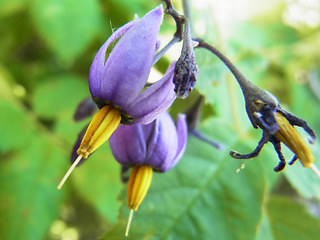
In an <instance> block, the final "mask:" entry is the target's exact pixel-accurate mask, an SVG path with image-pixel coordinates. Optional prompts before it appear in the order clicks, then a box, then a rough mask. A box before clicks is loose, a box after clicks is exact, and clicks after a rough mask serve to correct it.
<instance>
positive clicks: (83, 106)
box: [73, 97, 98, 122]
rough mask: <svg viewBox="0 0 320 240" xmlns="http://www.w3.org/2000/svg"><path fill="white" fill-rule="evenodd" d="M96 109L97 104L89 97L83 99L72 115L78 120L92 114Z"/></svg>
mask: <svg viewBox="0 0 320 240" xmlns="http://www.w3.org/2000/svg"><path fill="white" fill-rule="evenodd" d="M96 110H98V108H97V105H96V104H95V103H94V102H93V101H92V99H91V97H88V98H85V99H83V100H82V101H81V102H80V103H79V105H78V107H77V109H76V112H75V113H74V115H73V119H74V120H75V121H76V122H78V121H81V120H83V119H85V118H87V117H90V116H92V115H93V114H94V113H95V111H96Z"/></svg>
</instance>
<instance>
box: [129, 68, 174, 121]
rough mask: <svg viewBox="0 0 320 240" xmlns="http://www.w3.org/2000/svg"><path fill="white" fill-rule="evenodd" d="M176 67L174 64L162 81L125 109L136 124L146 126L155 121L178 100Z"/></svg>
mask: <svg viewBox="0 0 320 240" xmlns="http://www.w3.org/2000/svg"><path fill="white" fill-rule="evenodd" d="M174 65H175V63H172V64H171V66H170V67H169V68H168V70H167V72H166V74H165V75H164V76H163V78H162V79H161V80H159V81H158V82H156V83H154V84H153V85H151V86H150V87H149V88H147V89H146V90H145V91H144V92H143V93H142V94H140V95H139V96H138V97H137V98H136V99H135V100H134V101H133V102H132V103H131V105H130V106H128V109H124V110H125V111H126V113H128V114H129V115H130V116H131V117H133V119H134V120H133V123H134V124H137V123H143V124H145V123H149V122H151V121H153V120H154V119H155V118H156V117H157V115H158V114H160V113H162V112H165V111H167V109H168V108H169V107H170V106H171V104H172V103H173V101H174V100H175V99H176V94H175V92H174V84H173V82H172V78H173V73H174Z"/></svg>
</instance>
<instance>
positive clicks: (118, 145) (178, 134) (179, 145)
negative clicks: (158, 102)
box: [109, 113, 187, 172]
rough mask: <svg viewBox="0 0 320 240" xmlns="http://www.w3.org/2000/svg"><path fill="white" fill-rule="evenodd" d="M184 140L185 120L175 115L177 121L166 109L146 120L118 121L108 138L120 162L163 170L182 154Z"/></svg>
mask: <svg viewBox="0 0 320 240" xmlns="http://www.w3.org/2000/svg"><path fill="white" fill-rule="evenodd" d="M186 141H187V124H186V120H185V116H184V115H179V116H178V118H177V125H176V126H175V124H174V122H173V120H172V119H171V117H170V115H169V114H168V113H163V114H161V115H159V116H158V118H156V120H154V121H153V122H151V123H149V124H145V125H142V124H139V125H132V126H124V125H121V126H119V127H118V129H117V130H116V131H115V132H114V133H113V134H112V136H111V137H110V139H109V143H110V147H111V150H112V153H113V155H114V157H115V159H116V160H117V161H118V162H119V163H120V164H122V165H125V166H130V167H131V166H135V165H147V166H150V167H152V168H153V169H154V170H155V171H158V172H166V171H168V170H169V169H171V168H172V167H174V166H175V165H176V164H177V162H178V161H179V160H180V158H181V157H182V155H183V153H184V150H185V147H186Z"/></svg>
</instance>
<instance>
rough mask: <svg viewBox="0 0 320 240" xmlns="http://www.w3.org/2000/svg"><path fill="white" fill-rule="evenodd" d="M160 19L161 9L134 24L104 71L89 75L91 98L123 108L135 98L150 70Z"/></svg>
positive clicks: (109, 58)
mask: <svg viewBox="0 0 320 240" xmlns="http://www.w3.org/2000/svg"><path fill="white" fill-rule="evenodd" d="M162 19H163V9H162V5H160V6H159V7H158V8H156V9H154V10H152V11H150V12H149V13H148V14H146V15H145V16H144V17H143V18H142V19H141V20H139V21H137V23H135V24H134V26H132V27H131V28H130V29H129V30H128V31H127V32H126V34H124V35H123V36H122V38H120V40H119V41H118V43H117V44H116V46H115V47H114V48H113V50H112V52H111V53H110V55H109V57H108V59H107V61H106V64H105V65H104V66H103V70H102V69H100V68H99V73H100V74H94V73H93V74H92V75H91V74H90V76H91V77H90V79H91V80H89V84H90V91H91V94H92V95H93V97H99V98H101V99H103V100H106V101H110V102H112V103H113V104H115V105H118V106H120V107H121V108H126V106H127V104H129V103H131V102H132V100H133V99H135V98H136V97H137V96H138V94H139V93H140V92H141V91H142V89H143V87H144V85H145V83H146V81H147V79H148V75H149V73H150V69H151V67H152V58H153V56H154V53H155V50H156V47H157V36H158V32H159V29H160V25H161V23H162ZM101 60H102V59H101V58H100V59H99V61H100V62H101ZM100 70H101V71H100Z"/></svg>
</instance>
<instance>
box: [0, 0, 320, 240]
mask: <svg viewBox="0 0 320 240" xmlns="http://www.w3.org/2000/svg"><path fill="white" fill-rule="evenodd" d="M160 3H161V1H156V0H152V1H150V0H100V1H98V0H30V1H28V0H0V59H1V60H0V186H1V187H0V239H1V240H17V239H23V240H29V239H30V240H37V239H48V240H58V239H59V240H60V239H61V240H78V239H79V240H80V239H81V240H86V239H97V238H98V237H99V236H100V237H101V236H103V237H102V238H103V239H123V236H122V233H124V231H123V229H124V226H125V221H126V218H127V215H128V210H127V207H126V198H125V194H126V184H123V183H122V182H121V179H120V166H119V164H118V163H117V162H116V161H115V160H114V159H113V156H112V154H111V152H110V149H109V146H108V144H107V143H106V144H105V145H104V147H102V148H101V149H99V150H98V151H97V152H96V153H95V154H94V155H93V156H92V157H90V159H89V160H88V161H86V162H85V163H84V164H83V165H82V166H81V167H79V168H77V169H76V170H75V171H74V173H72V175H71V177H70V179H69V180H68V181H67V183H66V184H65V186H64V187H63V188H62V190H61V191H58V190H57V189H56V186H57V184H58V183H59V181H60V179H61V177H62V176H63V175H64V173H65V171H66V170H67V169H68V167H69V158H70V154H71V150H72V147H73V144H74V141H75V140H76V137H77V134H78V132H79V131H80V130H81V129H82V128H83V126H85V125H86V124H87V123H88V121H89V119H88V120H84V121H82V122H74V121H73V113H74V110H75V109H76V106H77V104H78V103H79V102H80V101H81V100H82V99H83V98H85V97H88V96H89V95H90V93H89V90H88V86H87V79H88V72H89V67H90V64H91V61H92V59H93V57H94V55H95V53H96V52H97V50H98V49H99V47H100V46H101V45H102V44H103V42H104V41H106V39H107V38H108V37H109V36H110V34H111V33H112V31H113V30H114V29H116V28H118V27H120V26H121V25H123V24H124V23H126V22H127V21H129V20H131V19H133V17H134V14H138V15H139V16H140V17H142V16H143V15H144V14H145V13H147V12H148V11H149V10H151V9H153V8H155V7H156V6H158V5H159V4H160ZM173 3H174V5H175V6H176V8H177V9H178V11H179V12H180V13H182V3H181V2H180V1H177V0H175V1H173ZM189 4H190V6H191V13H192V15H191V20H192V27H193V32H194V36H197V37H202V38H204V39H206V40H207V41H208V42H209V43H211V44H213V45H214V46H216V47H217V48H219V49H220V50H221V51H222V52H224V53H225V54H226V55H227V56H228V57H229V58H230V59H232V60H233V61H234V63H235V65H237V66H238V67H239V68H240V69H241V70H242V71H243V73H244V74H245V75H246V76H247V77H248V79H250V80H251V81H253V82H254V83H256V84H258V85H259V86H261V87H263V88H265V89H267V90H269V91H270V92H272V93H273V94H274V95H275V96H276V97H278V99H279V100H280V101H281V103H282V106H283V107H284V108H285V109H287V110H290V111H291V112H293V113H294V114H296V115H297V116H299V117H301V118H303V119H305V120H306V121H308V123H309V125H310V126H311V127H313V128H314V130H315V132H316V134H317V135H318V136H319V134H320V121H319V111H320V51H319V45H320V1H319V0H269V1H263V0H194V1H189ZM174 32H175V25H174V21H173V20H172V19H171V17H170V16H166V17H165V18H164V22H163V25H162V26H161V31H160V36H159V38H160V40H161V43H162V46H163V45H164V44H165V43H166V42H168V41H170V39H171V38H172V36H173V34H174ZM180 49H181V44H177V45H176V46H174V47H173V48H172V49H170V50H169V51H168V53H167V54H166V56H165V58H163V59H161V60H160V61H159V63H157V64H156V66H155V68H154V69H153V70H152V72H151V74H150V79H149V81H150V82H154V81H156V80H157V79H160V77H161V75H162V74H163V73H164V72H165V70H166V68H167V67H168V65H169V64H170V61H171V60H175V59H177V58H178V57H179V54H180ZM196 55H197V62H198V64H199V79H198V81H197V85H196V89H195V90H194V91H193V93H192V94H191V95H190V97H189V98H187V99H186V100H179V101H176V103H175V104H174V105H173V107H172V109H171V110H170V111H171V113H172V115H173V116H175V115H176V114H177V113H178V112H181V111H186V109H188V107H190V106H191V105H192V103H193V102H194V101H195V99H196V98H197V96H198V95H199V94H202V95H204V96H205V104H204V107H203V114H202V118H201V121H200V123H199V126H198V128H199V131H201V132H202V133H204V134H205V135H206V137H208V138H210V139H212V140H215V141H217V142H220V143H221V144H223V145H224V146H225V148H224V149H223V150H221V151H219V150H216V149H213V148H212V147H210V146H209V145H206V144H205V143H203V142H201V141H200V140H198V139H196V138H194V137H193V136H190V137H189V142H188V147H187V148H188V149H187V151H186V154H185V157H184V158H183V159H182V160H181V161H180V163H179V165H178V166H177V167H176V168H175V169H173V170H172V171H170V172H169V173H168V174H157V176H155V179H154V182H153V184H152V186H151V189H150V194H149V195H147V198H146V200H145V202H144V203H143V204H142V205H141V209H139V211H138V212H137V214H136V215H135V217H134V219H133V228H132V235H131V236H130V237H129V238H128V239H203V240H205V239H213V237H216V238H215V239H219V240H220V239H228V240H229V239H239V240H240V239H258V240H272V239H274V240H275V239H277V240H278V239H304V240H308V239H310V240H311V239H316V238H315V236H319V235H320V208H319V203H320V180H319V179H317V178H316V177H315V176H314V174H313V172H312V171H310V170H309V169H303V168H302V166H301V164H300V163H298V162H297V163H296V164H295V165H294V166H288V167H287V168H286V170H285V173H278V174H276V173H274V172H273V167H274V166H276V164H277V161H278V158H277V156H276V153H275V152H274V151H273V148H272V146H271V145H270V146H269V145H268V146H266V147H265V148H264V149H263V151H262V154H261V157H258V158H257V159H253V160H249V161H240V160H235V159H232V158H231V157H230V156H229V155H228V152H229V150H231V149H236V150H237V151H241V152H249V151H251V150H253V149H254V147H255V146H256V145H257V142H258V141H259V138H260V136H261V132H260V131H259V130H253V129H252V127H251V125H250V122H249V120H248V118H247V115H246V112H245V108H244V102H243V97H242V93H241V91H240V88H239V86H238V85H237V83H236V81H235V80H234V78H233V77H232V75H231V74H230V73H229V72H228V70H227V68H226V67H225V66H224V65H223V64H222V63H221V62H220V61H219V60H218V59H217V58H216V57H214V56H213V55H212V54H210V53H209V52H206V51H205V50H201V49H197V50H196ZM300 132H301V134H302V136H303V138H304V139H306V140H307V135H306V134H305V133H304V132H303V131H300ZM319 146H320V144H319V141H318V142H317V143H316V144H314V145H312V146H311V149H312V150H313V152H314V153H315V156H316V158H317V165H318V166H320V158H319V156H320V148H319ZM284 148H285V147H284ZM284 152H285V155H286V158H287V159H289V160H290V159H291V158H292V154H291V153H290V151H288V150H285V151H284ZM242 163H246V167H245V168H244V169H242V170H241V171H240V172H239V173H238V174H236V173H235V172H236V170H237V169H238V168H240V166H241V164H242ZM171 188H172V189H171ZM224 189H227V190H224ZM238 196H239V198H238ZM243 199H247V201H248V205H249V206H247V207H244V206H246V205H245V204H246V201H242V200H243ZM241 203H242V204H244V205H241ZM243 209H245V210H243ZM250 209H251V210H250ZM242 210H243V211H242ZM176 216H178V217H176ZM237 219H246V221H245V222H242V223H241V221H238V220H237ZM148 229H156V230H155V231H153V232H152V231H151V230H150V232H148ZM230 232H231V233H230Z"/></svg>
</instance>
